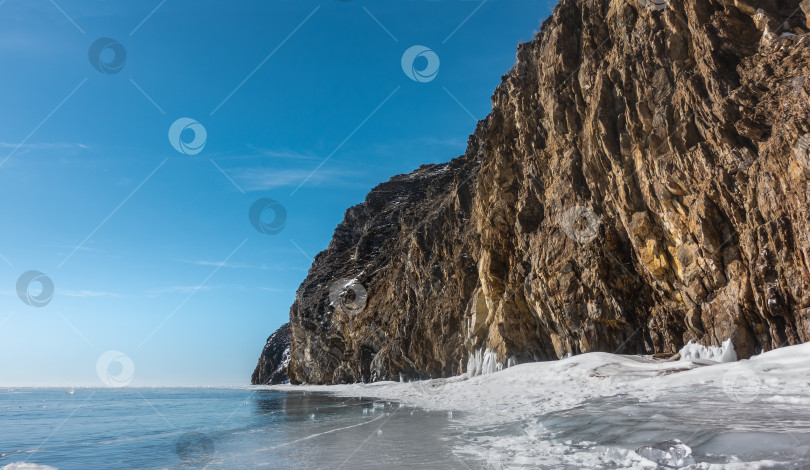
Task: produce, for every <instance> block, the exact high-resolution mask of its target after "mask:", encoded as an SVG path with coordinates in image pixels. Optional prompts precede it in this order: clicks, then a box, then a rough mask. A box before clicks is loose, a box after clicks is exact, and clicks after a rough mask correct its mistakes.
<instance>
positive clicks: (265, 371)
mask: <svg viewBox="0 0 810 470" xmlns="http://www.w3.org/2000/svg"><path fill="white" fill-rule="evenodd" d="M289 363H290V324H289V323H285V324H283V325H281V327H280V328H279V329H278V330H276V331H275V333H273V334H272V335H270V337H269V338H267V343H265V345H264V349H262V355H261V356H260V357H259V363H258V364H256V369H255V370H254V371H253V375H252V376H251V378H250V383H252V384H253V385H276V384H281V383H285V382H288V381H289V380H290V379H289V377H287V365H288V364H289Z"/></svg>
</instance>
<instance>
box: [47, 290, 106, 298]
mask: <svg viewBox="0 0 810 470" xmlns="http://www.w3.org/2000/svg"><path fill="white" fill-rule="evenodd" d="M56 295H64V296H67V297H118V294H116V293H113V292H100V291H92V290H58V291H56Z"/></svg>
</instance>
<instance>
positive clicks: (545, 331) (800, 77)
mask: <svg viewBox="0 0 810 470" xmlns="http://www.w3.org/2000/svg"><path fill="white" fill-rule="evenodd" d="M806 13H810V1H808V0H805V1H804V2H803V5H800V4H799V0H762V1H759V2H754V1H753V0H682V1H672V2H669V3H667V2H666V1H664V0H562V1H560V3H559V5H558V6H557V7H556V8H555V10H554V14H553V15H552V16H551V17H550V18H549V19H548V20H546V21H545V23H544V24H543V26H542V28H541V31H540V33H539V34H538V35H537V37H536V38H535V39H534V40H533V41H531V42H529V43H526V44H523V45H521V46H519V47H518V53H517V63H516V65H515V66H514V68H513V69H512V70H511V71H510V72H509V73H508V74H507V75H505V76H504V78H503V81H502V83H501V85H500V86H498V88H497V89H496V91H495V94H494V95H493V97H492V105H493V109H492V113H491V114H490V115H489V116H488V117H487V118H486V119H485V120H483V121H481V122H480V123H479V124H478V126H477V128H476V130H475V133H474V134H473V135H472V136H471V137H470V141H469V147H468V149H467V151H466V154H465V155H463V156H462V157H459V158H457V159H455V160H452V161H451V162H450V163H448V164H445V165H432V166H425V167H422V168H420V169H418V170H417V171H415V172H414V173H411V174H409V175H402V176H397V177H394V178H392V179H391V180H390V181H389V182H387V183H384V184H382V185H380V186H378V187H377V188H375V189H374V190H372V192H371V193H370V194H369V195H368V196H367V198H366V201H365V202H364V203H363V204H360V205H358V206H355V207H352V208H350V209H349V210H348V211H347V212H346V217H345V220H344V221H343V222H342V223H341V224H340V225H339V226H338V228H337V229H336V230H335V235H334V238H333V240H332V242H331V244H330V245H329V247H328V248H327V249H326V250H325V251H324V252H322V253H321V254H319V255H318V256H317V257H316V259H315V260H314V263H313V265H312V268H311V269H310V272H309V275H308V276H307V278H306V279H305V280H304V282H303V284H302V285H301V287H300V288H299V290H298V292H297V295H296V301H295V303H294V304H293V306H292V308H291V311H290V325H291V328H290V329H291V352H290V357H291V359H290V363H289V367H288V370H287V372H288V374H289V377H290V379H291V381H292V382H294V383H301V382H308V383H341V382H354V381H360V380H372V381H373V380H381V379H398V378H399V377H401V376H406V377H408V378H425V377H437V376H448V375H454V374H459V373H462V372H464V371H465V370H466V369H467V368H468V367H471V368H472V367H474V368H475V369H476V370H480V369H481V361H483V360H484V359H483V358H485V359H486V360H488V361H490V362H492V363H493V364H495V366H496V367H502V366H508V365H510V364H512V363H516V362H517V363H519V362H525V361H538V360H547V359H556V358H559V357H561V356H563V355H565V354H568V353H571V354H578V353H584V352H589V351H609V352H621V353H643V354H672V353H675V352H676V351H677V350H678V349H679V348H680V347H681V346H683V345H684V344H685V343H686V342H687V341H689V340H696V341H699V342H701V343H703V344H713V345H718V344H719V343H720V342H721V341H722V340H725V339H728V338H731V339H732V340H733V342H734V345H735V348H736V350H737V354H738V355H739V356H741V357H747V356H750V355H752V354H755V353H757V352H759V351H761V350H769V349H773V348H777V347H780V346H782V345H787V344H795V343H799V342H804V341H807V340H808V339H810V313H809V311H808V307H810V296H808V289H807V286H808V282H810V278H809V277H808V274H809V273H808V263H810V259H808V249H809V248H810V240H808V237H810V230H809V228H810V227H808V223H810V218H808V216H810V213H808V196H810V191H808V178H809V177H810V135H808V132H810V74H808V72H810V68H808V64H809V63H810V48H809V47H808V46H810V34H808V18H807V16H806ZM470 357H474V358H478V359H477V360H473V361H470V364H469V365H468V358H470ZM263 358H264V356H263ZM263 360H264V359H263ZM255 379H256V377H255V376H254V382H255Z"/></svg>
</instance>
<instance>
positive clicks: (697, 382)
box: [270, 344, 810, 469]
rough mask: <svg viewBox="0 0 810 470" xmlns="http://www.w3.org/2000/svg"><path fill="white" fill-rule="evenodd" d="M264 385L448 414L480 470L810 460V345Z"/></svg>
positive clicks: (782, 464) (786, 464)
mask: <svg viewBox="0 0 810 470" xmlns="http://www.w3.org/2000/svg"><path fill="white" fill-rule="evenodd" d="M684 352H690V354H683V356H689V357H713V358H715V359H720V360H729V359H730V354H729V352H728V350H727V349H726V350H722V351H708V356H707V355H706V354H703V353H701V352H700V351H697V350H695V349H694V348H693V349H691V350H689V351H684ZM731 354H733V351H732V352H731ZM270 388H273V389H279V390H305V391H311V392H329V393H334V394H337V395H341V396H349V397H374V398H376V399H379V400H382V401H392V402H399V403H402V404H405V405H407V406H414V407H419V408H423V409H426V410H431V411H441V412H452V413H453V416H454V422H456V423H457V425H458V426H459V427H461V428H466V429H467V430H469V435H470V439H469V445H468V446H463V447H459V448H458V449H456V451H457V452H458V453H459V455H460V456H464V457H465V458H466V457H469V456H473V457H475V458H477V459H480V460H481V462H482V464H483V465H484V466H483V468H561V467H562V468H564V467H566V466H570V467H571V468H573V467H577V468H597V467H618V468H657V467H661V466H664V467H663V468H666V466H668V467H688V468H712V469H714V468H734V469H738V468H746V469H747V468H810V459H808V451H810V406H809V405H810V344H804V345H799V346H792V347H786V348H782V349H778V350H775V351H770V352H767V353H764V354H761V355H759V356H755V357H753V358H752V359H750V360H742V361H736V362H722V363H721V362H716V361H712V360H709V359H682V360H679V361H661V360H656V359H651V358H645V357H639V356H626V355H616V354H607V353H589V354H583V355H579V356H574V357H570V358H566V359H562V360H559V361H553V362H539V363H530V364H520V365H517V366H514V367H509V368H507V369H504V370H503V371H500V372H497V373H492V374H485V375H480V376H477V377H471V378H468V377H466V376H464V375H462V376H459V377H454V378H450V379H437V380H429V381H420V382H409V383H407V382H406V383H402V382H378V383H373V384H352V385H338V386H289V385H287V386H275V387H270Z"/></svg>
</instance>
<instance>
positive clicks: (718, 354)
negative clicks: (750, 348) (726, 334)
mask: <svg viewBox="0 0 810 470" xmlns="http://www.w3.org/2000/svg"><path fill="white" fill-rule="evenodd" d="M688 359H709V360H711V361H717V362H734V361H736V360H737V353H736V352H735V351H734V344H732V343H731V340H730V339H727V340H725V341H723V344H722V345H721V346H720V347H717V346H703V345H700V344H697V343H693V342H691V341H690V342H688V343H687V344H686V346H684V347H683V348H682V349H681V360H688Z"/></svg>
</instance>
